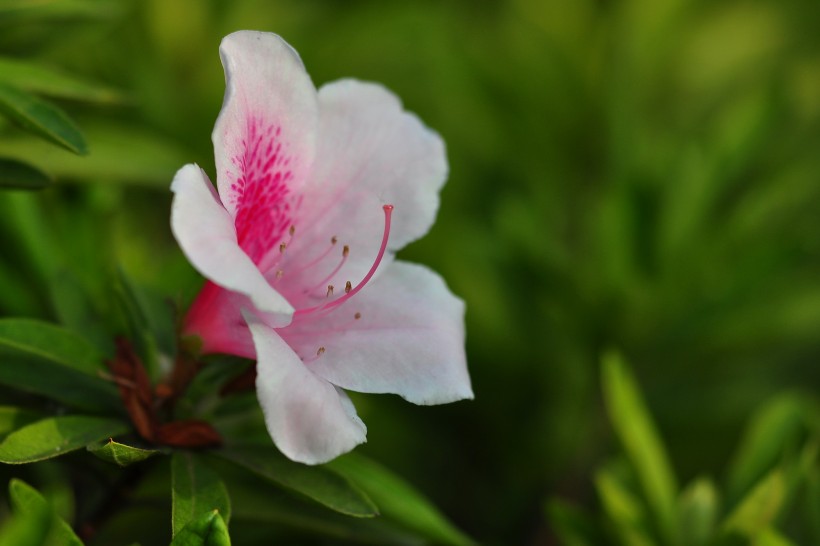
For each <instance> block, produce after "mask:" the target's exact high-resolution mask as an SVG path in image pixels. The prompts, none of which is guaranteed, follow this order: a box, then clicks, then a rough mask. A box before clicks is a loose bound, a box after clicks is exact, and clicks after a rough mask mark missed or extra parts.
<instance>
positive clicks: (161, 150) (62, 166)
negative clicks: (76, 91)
mask: <svg viewBox="0 0 820 546" xmlns="http://www.w3.org/2000/svg"><path fill="white" fill-rule="evenodd" d="M83 131H84V133H85V135H86V136H87V139H88V142H89V148H90V153H89V154H88V155H87V156H83V157H78V156H76V155H74V154H72V153H69V152H66V151H63V150H57V149H54V148H53V146H50V145H48V143H46V142H42V141H40V140H38V139H34V138H30V137H26V136H25V135H15V137H14V138H9V137H6V138H0V155H3V156H6V157H10V158H15V159H19V160H22V161H25V162H27V163H29V164H31V165H34V166H35V167H37V168H39V169H41V170H42V171H43V172H46V173H49V174H50V175H51V176H53V177H55V178H58V179H62V178H69V179H72V180H76V181H79V182H89V181H100V180H102V181H105V182H116V183H129V184H140V185H149V186H152V187H156V188H161V189H162V190H163V191H165V190H167V189H168V187H169V184H170V180H171V179H172V178H173V177H174V173H175V172H176V171H177V169H179V167H180V166H181V165H184V164H185V162H190V161H191V157H193V155H192V154H191V153H190V152H187V151H185V150H184V149H183V148H182V146H181V145H180V144H179V143H178V142H174V141H172V140H169V139H168V137H167V136H164V135H161V134H157V133H154V132H150V131H147V130H146V129H144V128H140V127H135V126H130V125H126V124H115V123H112V122H110V121H103V122H99V121H98V122H96V123H93V122H85V123H83Z"/></svg>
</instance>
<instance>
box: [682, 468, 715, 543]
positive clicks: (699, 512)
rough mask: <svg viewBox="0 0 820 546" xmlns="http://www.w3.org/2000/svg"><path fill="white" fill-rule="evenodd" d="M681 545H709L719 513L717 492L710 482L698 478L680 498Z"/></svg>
mask: <svg viewBox="0 0 820 546" xmlns="http://www.w3.org/2000/svg"><path fill="white" fill-rule="evenodd" d="M679 506H680V520H679V521H680V532H681V536H680V539H681V543H682V544H686V545H687V546H701V545H706V544H708V543H709V540H710V539H711V538H712V536H713V534H714V531H715V524H716V523H717V518H718V515H719V513H720V507H719V502H718V492H717V489H715V485H714V484H713V483H712V480H710V479H708V478H699V479H697V480H695V481H694V482H692V483H691V484H690V485H689V486H688V487H687V488H686V489H684V490H683V492H682V493H681V496H680V503H679Z"/></svg>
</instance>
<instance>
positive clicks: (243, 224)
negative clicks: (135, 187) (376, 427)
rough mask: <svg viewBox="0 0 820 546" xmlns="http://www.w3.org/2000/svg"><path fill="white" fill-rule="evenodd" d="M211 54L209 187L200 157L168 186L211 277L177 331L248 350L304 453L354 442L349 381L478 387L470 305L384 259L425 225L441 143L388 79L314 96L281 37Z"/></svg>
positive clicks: (441, 176) (229, 42)
mask: <svg viewBox="0 0 820 546" xmlns="http://www.w3.org/2000/svg"><path fill="white" fill-rule="evenodd" d="M220 54H221V57H222V62H223V65H224V67H225V76H226V82H227V89H226V93H225V101H224V103H223V106H222V110H221V112H220V114H219V118H218V119H217V122H216V126H215V128H214V132H213V142H214V153H215V158H216V168H217V178H216V182H217V184H216V185H217V188H218V192H217V191H215V190H214V187H213V186H212V184H211V182H210V181H209V180H208V177H207V176H206V175H205V173H204V172H203V171H202V170H201V169H200V168H199V167H197V166H196V165H186V166H184V167H183V168H181V169H180V170H179V172H177V174H176V176H175V177H174V181H173V183H172V185H171V189H172V191H173V192H174V194H175V195H174V202H173V207H172V213H171V226H172V229H173V232H174V235H175V237H176V238H177V241H178V242H179V244H180V246H181V247H182V250H183V252H184V253H185V254H186V256H187V257H188V259H189V260H190V261H191V263H192V264H193V266H194V267H195V268H196V269H197V270H198V271H199V272H200V273H202V274H203V275H204V276H205V277H206V279H207V281H206V283H205V286H204V287H203V288H202V290H201V292H200V293H199V295H198V296H197V298H196V299H195V300H194V302H193V303H192V305H191V307H190V309H189V310H188V313H187V315H186V318H185V323H184V333H185V334H188V335H196V336H199V337H200V338H201V340H202V350H203V352H204V353H227V354H235V355H238V356H243V357H247V358H255V359H257V371H258V374H257V384H256V387H257V396H258V398H259V403H260V405H261V406H262V410H263V411H264V414H265V423H266V425H267V427H268V431H269V432H270V434H271V437H272V439H273V441H274V443H275V444H276V445H277V446H278V447H279V449H280V450H281V451H282V452H283V453H284V454H285V455H287V456H288V457H290V458H291V459H293V460H296V461H301V462H304V463H308V464H317V463H321V462H325V461H328V460H330V459H332V458H334V457H336V456H338V455H340V454H342V453H345V452H347V451H349V450H351V449H353V447H355V446H356V445H357V444H359V443H362V442H364V441H365V434H366V427H365V426H364V423H362V421H361V419H359V417H358V416H357V415H356V411H355V408H354V407H353V404H352V402H351V401H350V399H349V398H348V397H347V395H346V394H345V392H344V390H345V389H347V390H354V391H359V392H371V393H394V394H398V395H400V396H402V397H404V398H405V399H407V400H409V401H411V402H414V403H417V404H440V403H446V402H452V401H455V400H460V399H464V398H472V396H473V393H472V388H471V386H470V378H469V375H468V373H467V366H466V358H465V354H464V304H463V302H462V301H461V300H460V299H458V298H457V297H455V296H454V295H453V294H452V293H451V292H450V291H449V290H448V289H447V287H446V285H445V284H444V282H443V281H442V279H441V278H440V277H439V276H438V275H436V274H435V273H433V272H432V271H430V270H429V269H426V268H424V267H421V266H417V265H412V264H407V263H402V262H399V261H395V260H394V257H393V256H394V253H395V251H396V250H398V249H399V248H401V247H402V246H404V245H405V244H407V243H408V242H410V241H412V240H414V239H417V238H418V237H421V236H422V235H424V233H426V232H427V230H428V229H429V228H430V226H431V225H432V223H433V220H434V218H435V215H436V211H437V208H438V192H439V190H440V188H441V186H442V185H443V184H444V181H445V179H446V176H447V162H446V158H445V153H444V144H443V142H442V141H441V139H440V138H439V136H438V135H437V134H436V133H434V132H432V131H430V130H429V129H427V128H426V127H425V126H424V125H423V124H422V123H421V122H420V121H419V120H418V118H416V117H415V116H413V115H412V114H409V113H407V112H405V111H403V110H402V107H401V103H400V102H399V101H398V99H397V98H396V97H395V96H394V95H393V94H391V93H390V92H389V91H387V90H386V89H384V88H383V87H381V86H378V85H375V84H370V83H363V82H359V81H355V80H341V81H337V82H334V83H330V84H327V85H325V86H323V87H322V88H321V89H319V90H318V92H317V91H316V89H315V88H314V86H313V84H312V83H311V81H310V78H309V76H308V75H307V73H306V72H305V70H304V67H303V66H302V63H301V61H300V59H299V57H298V55H297V54H296V52H295V51H294V50H293V49H292V48H291V47H290V46H289V45H288V44H286V43H285V42H284V41H283V40H282V39H281V38H279V37H278V36H276V35H274V34H267V33H261V32H251V31H242V32H237V33H234V34H231V35H229V36H227V37H226V38H225V39H224V40H223V41H222V45H221V47H220Z"/></svg>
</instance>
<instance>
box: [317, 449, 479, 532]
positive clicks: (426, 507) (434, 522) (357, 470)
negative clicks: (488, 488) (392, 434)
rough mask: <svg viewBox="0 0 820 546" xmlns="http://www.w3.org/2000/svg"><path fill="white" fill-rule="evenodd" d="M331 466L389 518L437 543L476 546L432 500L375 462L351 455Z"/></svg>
mask: <svg viewBox="0 0 820 546" xmlns="http://www.w3.org/2000/svg"><path fill="white" fill-rule="evenodd" d="M327 466H328V468H331V469H333V470H335V471H336V472H338V473H339V474H341V475H342V476H344V477H346V478H347V479H348V480H350V481H351V482H352V483H354V484H356V485H358V486H359V487H361V488H362V490H363V491H364V492H365V493H367V495H368V496H369V497H370V498H371V499H372V500H373V502H375V503H376V505H377V506H378V507H379V513H380V514H381V515H382V516H384V517H385V518H389V519H391V520H393V521H396V522H397V523H399V524H401V525H403V526H405V527H407V528H408V529H411V530H413V531H415V532H417V533H419V534H420V535H422V536H424V537H427V538H428V539H430V540H431V541H432V542H434V543H436V544H452V545H463V544H473V541H472V540H470V538H469V537H467V536H466V535H465V534H464V533H462V532H461V531H459V530H458V529H457V528H456V527H455V526H453V525H452V524H451V523H450V522H449V521H447V519H446V518H445V517H444V516H443V515H442V514H441V512H439V511H438V509H436V507H435V506H434V505H433V504H432V503H431V502H430V501H429V500H427V499H426V498H424V496H423V495H421V494H420V493H419V492H418V491H416V490H415V489H414V488H413V487H412V486H411V485H410V484H408V483H407V482H406V481H404V480H403V479H401V478H400V477H398V476H396V475H395V474H393V473H392V472H390V471H389V470H387V469H386V468H385V467H383V466H381V465H380V464H378V463H376V462H375V461H372V460H370V459H367V458H365V457H363V456H361V455H358V454H356V453H349V454H347V455H344V456H342V457H339V458H337V459H335V460H334V461H332V462H330V463H328V465H327Z"/></svg>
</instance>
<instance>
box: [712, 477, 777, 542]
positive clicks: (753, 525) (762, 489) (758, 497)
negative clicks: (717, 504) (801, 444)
mask: <svg viewBox="0 0 820 546" xmlns="http://www.w3.org/2000/svg"><path fill="white" fill-rule="evenodd" d="M785 495H786V484H785V481H784V478H783V472H782V471H781V470H780V469H776V470H773V471H772V472H770V473H769V474H768V475H767V476H765V477H764V478H763V479H762V480H760V481H759V482H758V483H757V485H755V487H754V488H753V489H752V490H751V491H750V492H749V494H748V495H746V497H744V498H743V499H742V500H741V501H740V504H739V505H738V506H737V507H736V508H735V509H734V510H733V511H732V512H731V513H730V514H729V516H728V517H727V518H726V520H725V521H724V523H723V526H722V530H723V531H724V532H725V533H739V534H742V535H744V536H747V537H749V538H754V537H756V536H757V535H759V534H760V533H761V532H763V531H764V530H765V529H767V528H768V527H769V525H771V524H772V522H773V521H774V519H775V518H776V517H777V515H778V514H779V513H780V509H781V508H782V506H783V500H784V498H785Z"/></svg>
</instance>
